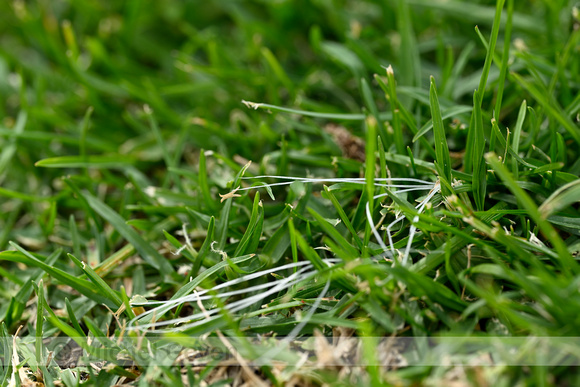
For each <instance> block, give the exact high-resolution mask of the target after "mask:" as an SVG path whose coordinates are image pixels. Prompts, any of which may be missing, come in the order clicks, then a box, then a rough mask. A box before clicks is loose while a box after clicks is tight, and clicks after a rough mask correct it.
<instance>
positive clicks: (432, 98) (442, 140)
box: [429, 77, 452, 195]
mask: <svg viewBox="0 0 580 387" xmlns="http://www.w3.org/2000/svg"><path fill="white" fill-rule="evenodd" d="M429 102H430V106H431V118H432V119H433V135H434V138H435V153H436V161H437V166H438V168H439V176H440V178H442V179H445V180H446V181H447V182H448V183H451V181H452V180H451V158H450V156H449V147H448V145H447V139H446V137H445V127H444V126H443V119H442V118H441V109H440V107H439V99H438V97H437V88H436V86H435V78H433V77H431V86H430V88H429ZM442 189H444V190H445V192H444V194H445V195H449V194H450V193H451V192H449V191H448V189H446V188H444V187H442Z"/></svg>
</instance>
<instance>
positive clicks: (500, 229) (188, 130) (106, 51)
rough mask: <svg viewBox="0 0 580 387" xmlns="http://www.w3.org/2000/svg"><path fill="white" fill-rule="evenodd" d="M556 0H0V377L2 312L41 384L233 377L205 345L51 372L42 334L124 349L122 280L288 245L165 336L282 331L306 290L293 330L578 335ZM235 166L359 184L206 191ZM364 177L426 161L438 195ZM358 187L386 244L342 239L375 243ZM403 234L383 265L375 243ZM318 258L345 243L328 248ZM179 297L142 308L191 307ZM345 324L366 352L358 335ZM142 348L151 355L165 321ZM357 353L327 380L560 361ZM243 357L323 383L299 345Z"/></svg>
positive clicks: (572, 129) (558, 372) (396, 173)
mask: <svg viewBox="0 0 580 387" xmlns="http://www.w3.org/2000/svg"><path fill="white" fill-rule="evenodd" d="M573 5H574V4H573V2H567V1H553V2H538V1H534V2H517V1H513V0H506V1H498V2H497V3H494V2H489V1H477V2H471V1H469V2H468V1H446V2H441V1H423V0H413V1H403V0H400V1H347V0H343V1H306V0H298V1H275V2H269V1H218V0H215V1H206V2H204V3H203V5H202V4H201V3H199V2H181V1H163V2H152V1H128V2H113V1H106V2H96V1H89V0H81V1H74V2H68V1H41V0H37V1H29V2H26V1H22V0H20V1H7V2H2V3H0V101H1V103H0V117H1V121H0V210H1V211H0V250H3V252H1V253H0V276H1V277H2V281H0V296H1V297H2V299H3V300H5V302H2V303H1V304H0V321H2V326H1V327H0V360H2V362H3V365H4V366H5V367H4V368H1V369H0V384H6V383H8V381H9V380H10V379H11V378H12V379H13V380H15V381H16V380H20V379H22V380H21V382H24V380H25V379H23V378H24V376H22V375H19V374H18V372H16V374H13V372H14V371H15V369H14V368H13V367H12V365H13V363H12V362H11V360H10V359H11V356H12V354H13V351H12V350H13V349H12V347H11V346H12V336H13V335H14V334H15V332H16V330H17V328H18V327H19V326H21V325H22V326H23V328H22V329H21V330H20V332H19V336H20V337H21V338H22V340H25V341H26V340H28V341H29V342H33V343H34V342H36V344H37V345H36V352H30V351H27V350H25V349H24V347H22V348H20V349H18V348H17V352H18V354H19V356H20V358H19V360H21V361H23V363H22V364H21V365H20V366H22V367H25V368H27V366H26V364H27V362H26V360H27V359H28V360H30V359H36V360H37V361H39V362H40V363H41V364H43V365H42V366H39V367H36V366H31V367H30V369H31V371H32V372H33V373H34V376H33V378H36V380H40V378H41V377H42V380H43V382H44V383H45V384H47V385H52V384H55V383H56V382H57V381H58V382H62V383H65V384H66V385H76V384H78V383H80V380H82V381H83V383H86V384H91V383H92V384H94V385H113V384H116V383H123V382H131V381H132V383H135V384H137V383H143V384H146V383H149V384H151V383H154V384H171V385H174V384H179V383H183V384H187V383H189V384H195V383H199V382H200V381H201V380H206V381H209V382H217V379H219V378H218V376H219V375H222V376H223V377H222V379H228V378H231V380H230V382H232V381H233V380H234V379H235V378H237V377H238V376H239V375H238V374H235V373H234V374H232V373H230V374H227V373H223V374H220V372H221V371H220V367H221V366H220V365H219V364H213V363H210V364H209V365H207V366H205V368H203V370H201V369H195V372H194V370H193V369H192V368H188V367H189V366H186V367H181V366H173V367H171V366H169V365H170V364H166V363H163V361H166V360H167V359H161V358H159V359H156V360H155V361H157V363H156V364H158V366H157V367H141V368H129V367H122V366H119V365H117V366H115V367H112V366H111V367H109V368H107V369H103V370H101V371H100V372H96V371H93V370H88V369H86V368H82V369H81V368H78V369H76V370H75V371H71V370H69V369H66V370H64V371H63V370H62V369H61V367H60V366H59V365H57V364H56V363H55V362H54V361H53V362H48V360H49V357H48V356H49V354H48V353H47V352H45V350H44V349H42V345H41V344H42V340H43V339H46V338H52V337H57V336H60V337H69V336H74V337H75V341H76V342H77V344H78V345H80V346H81V347H82V348H84V349H85V350H86V351H89V352H90V351H91V348H89V347H87V346H86V345H85V338H86V337H87V336H88V337H91V338H94V337H99V338H101V339H102V345H103V347H104V348H105V351H103V352H102V353H100V354H96V355H97V356H101V359H102V360H109V361H112V360H115V359H116V357H117V356H118V355H119V354H122V355H123V356H125V355H127V353H126V352H127V350H126V349H125V350H123V349H122V348H121V347H120V346H119V344H118V342H116V341H117V340H118V339H119V337H120V336H126V337H130V338H131V340H132V339H135V338H136V335H137V334H136V333H135V332H128V331H127V330H126V326H124V324H126V323H128V322H129V321H130V320H131V319H133V318H134V317H135V315H136V314H139V313H143V312H144V311H145V310H144V309H143V308H142V307H140V306H136V305H137V304H139V305H145V301H144V299H147V300H149V301H165V300H171V299H173V300H176V299H180V298H181V297H185V296H188V295H189V294H190V293H191V292H193V291H194V290H195V289H196V288H197V287H202V288H204V289H211V288H212V287H215V286H219V285H220V284H224V283H225V282H226V281H228V280H229V281H235V280H236V279H244V278H247V277H244V276H248V275H251V273H255V272H258V271H260V270H270V271H274V270H275V269H276V268H277V267H280V266H282V265H285V264H290V263H292V262H297V265H301V264H300V263H298V262H302V261H308V262H309V265H311V266H312V271H308V276H307V278H306V277H305V281H304V282H303V283H301V284H300V286H295V287H288V288H281V289H280V292H279V293H276V294H273V295H270V296H268V298H267V299H266V300H263V301H261V302H256V303H254V304H251V305H245V307H244V308H243V309H241V310H239V311H236V312H229V309H228V307H227V305H228V303H232V302H236V301H240V298H239V297H238V298H236V296H232V297H230V298H226V299H221V298H214V299H212V301H211V302H210V301H205V304H204V305H205V306H204V307H205V308H207V309H210V310H212V308H220V307H221V310H222V312H220V313H218V314H217V317H216V318H215V319H213V320H211V321H208V322H207V323H204V324H200V325H198V326H196V327H194V328H191V329H188V331H187V332H186V333H188V334H189V335H190V336H191V337H193V336H196V335H201V334H207V335H209V337H210V338H216V339H217V338H220V335H221V334H222V332H223V334H224V335H225V336H227V337H229V338H230V339H231V340H234V339H235V340H240V341H239V342H237V341H236V345H237V346H238V347H239V350H240V352H241V353H243V355H244V356H247V357H250V356H251V355H252V353H253V354H254V355H256V353H257V352H256V351H259V349H257V348H253V347H252V346H251V345H250V344H249V341H248V342H246V341H245V340H241V338H243V337H244V336H247V337H254V336H255V335H256V334H257V333H260V334H267V335H272V334H274V335H279V336H284V335H287V334H289V333H290V332H292V330H293V329H294V328H295V327H296V326H297V324H299V323H300V321H302V320H301V318H302V317H301V316H304V315H308V314H309V313H310V314H312V316H311V319H310V322H309V323H308V324H306V325H305V326H304V328H303V329H302V333H303V334H304V335H306V336H309V335H312V334H313V333H314V332H315V330H318V331H320V332H322V333H323V334H324V335H326V336H332V335H333V334H334V335H338V334H339V333H338V332H340V331H339V330H338V327H341V329H343V328H349V329H354V331H355V335H356V336H358V337H375V338H377V339H378V338H381V337H384V336H389V335H392V336H394V337H405V336H409V337H411V336H414V337H422V336H449V335H457V336H483V337H489V338H491V337H497V336H500V337H502V336H569V337H577V336H579V332H578V330H579V327H580V322H579V321H578V310H579V308H580V294H579V291H578V279H579V277H578V275H579V273H578V264H577V260H576V257H577V255H578V252H579V251H580V243H579V240H578V236H579V235H580V220H579V219H580V214H579V212H578V206H577V203H578V197H579V196H578V181H579V180H578V175H579V174H580V161H579V160H580V159H579V158H578V149H579V146H580V128H579V125H578V114H579V111H580V96H579V95H580V93H579V89H580V75H579V74H580V55H578V51H579V44H580V32H579V31H580V29H579V28H578V25H579V24H578V23H579V20H578V10H577V8H574V7H573ZM500 13H501V15H500ZM476 25H477V26H478V27H477V28H476ZM389 65H391V66H392V67H391V68H390V69H388V70H385V68H387V67H388V66H389ZM391 69H392V71H391ZM242 100H245V101H252V102H254V103H255V104H253V103H249V102H248V103H246V104H243V103H242ZM339 126H343V127H344V128H345V129H346V131H340V130H338V129H337V128H339ZM339 133H340V135H339ZM345 133H346V134H345ZM361 139H362V140H361ZM363 140H364V141H363ZM249 160H251V161H252V162H253V163H252V164H251V165H248V161H249ZM242 175H243V176H246V177H251V176H258V175H278V176H300V177H306V176H310V175H311V176H315V177H320V178H327V179H328V178H350V179H352V178H359V177H360V178H363V177H364V178H365V181H364V184H354V183H352V180H344V181H342V182H336V181H332V182H330V183H327V186H324V187H323V186H320V185H313V184H310V183H303V182H299V181H297V182H294V183H292V184H291V185H289V186H288V187H287V186H275V185H274V186H271V187H269V188H268V189H267V191H265V192H264V193H268V195H265V194H264V195H261V196H259V195H258V194H256V193H255V191H254V190H240V191H236V192H235V194H234V195H230V196H231V198H227V195H226V199H225V200H224V201H223V202H220V200H219V199H220V197H219V196H218V194H221V195H225V194H227V193H228V192H232V191H233V190H234V189H235V188H237V187H239V186H240V187H248V185H249V184H251V183H255V182H256V180H243V179H242ZM387 177H399V178H419V179H423V180H427V181H430V182H435V181H439V182H440V184H441V192H440V193H437V194H436V195H434V196H433V198H432V203H431V204H429V205H427V206H426V207H425V210H424V211H422V212H420V213H419V211H417V210H416V209H414V206H415V205H416V203H417V202H419V201H421V200H422V199H424V198H425V195H427V192H428V191H409V192H406V193H403V194H397V193H396V192H397V191H400V190H401V189H403V188H401V187H399V188H396V189H393V188H392V187H391V188H385V187H380V186H379V184H377V183H378V182H380V180H378V179H385V178H387ZM382 181H384V180H382ZM257 182H258V183H273V182H275V181H274V180H271V179H269V178H263V179H258V180H257ZM259 187H260V184H256V190H258V189H260V188H259ZM381 194H382V195H383V196H382V197H378V198H375V199H373V196H376V195H381ZM237 195H240V196H237ZM367 202H369V212H370V213H371V215H372V218H373V220H374V222H375V224H378V223H380V225H383V226H386V225H389V224H391V222H394V221H395V220H397V219H398V216H399V215H400V214H403V215H404V216H405V219H404V220H402V221H400V222H398V223H396V225H394V226H393V227H392V229H390V230H389V231H390V232H391V234H392V236H393V237H392V239H393V249H396V250H395V251H398V252H400V253H401V256H400V257H399V256H398V255H397V254H398V253H397V254H395V256H391V255H390V254H387V255H386V256H385V258H386V259H379V260H378V261H368V260H366V259H367V258H369V257H377V256H379V255H380V254H383V253H384V252H383V251H382V249H381V246H380V243H378V241H376V240H374V237H373V232H372V230H371V228H370V226H369V222H368V220H367V217H366V209H365V205H366V203H367ZM387 205H389V206H387ZM337 220H340V221H337ZM184 225H185V226H184ZM415 229H416V230H417V231H416V232H414V230H415ZM378 231H379V232H380V233H381V235H382V234H383V231H382V230H378ZM184 232H185V234H187V235H184ZM411 236H412V237H411ZM384 242H385V243H388V241H387V239H385V241H384ZM178 249H179V252H180V253H179V254H172V253H173V252H175V251H176V250H178ZM404 251H409V252H410V254H409V256H408V257H406V256H405V257H404V258H408V265H399V264H396V265H394V266H391V262H392V261H395V262H399V261H400V259H402V258H403V255H404V254H403V252H404ZM325 258H341V259H342V260H343V261H344V262H346V263H337V264H336V265H334V266H333V267H332V268H329V267H328V266H327V264H326V263H325V262H326V261H323V259H325ZM298 267H299V266H296V267H293V266H292V267H291V266H289V268H288V269H286V270H282V271H280V272H277V273H275V275H274V274H273V275H267V276H262V277H259V278H254V279H251V280H250V281H246V282H244V283H241V284H239V285H236V286H238V288H237V289H238V290H240V289H243V287H244V286H246V287H247V288H249V287H250V286H260V285H262V284H265V283H267V282H269V281H274V280H280V279H283V278H288V277H289V276H291V275H292V273H293V272H296V271H297V270H299V269H298ZM308 267H309V268H310V266H308ZM314 274H317V275H318V276H315V275H314ZM315 278H317V280H315ZM240 281H241V280H240ZM327 281H330V282H329V283H330V285H329V287H328V293H327V294H326V295H325V296H324V298H323V299H321V298H320V297H319V296H320V295H321V294H322V293H323V292H324V290H325V289H326V288H325V284H326V283H327ZM232 286H233V285H232ZM233 289H234V290H235V289H236V287H235V286H234V287H233ZM252 289H254V288H252ZM255 289H258V288H255ZM198 290H199V289H198ZM217 292H218V293H219V290H218V291H217ZM255 294H259V291H257V290H256V291H254V292H253V293H252V295H255ZM130 300H131V301H130ZM190 301H191V302H188V303H186V304H180V305H179V306H177V307H176V308H169V307H168V308H167V310H164V311H163V313H160V314H159V315H157V316H153V317H155V318H157V319H161V320H160V321H161V322H163V321H164V320H169V319H175V318H180V317H184V316H188V315H191V314H193V313H194V312H192V310H193V309H196V308H198V304H197V303H196V302H195V301H192V300H190ZM131 306H133V307H131ZM314 306H316V308H313V307H314ZM119 307H121V310H120V311H119V313H116V314H113V313H112V312H115V311H116V309H118V308H119ZM109 308H110V309H109ZM197 312H200V311H199V308H198V309H197ZM200 313H201V312H200ZM178 339H179V340H180V341H179V340H178ZM220 339H221V338H220ZM173 340H178V341H179V342H181V343H183V342H186V341H185V338H184V337H181V336H178V335H177V334H175V337H174V338H173ZM365 343H367V344H365V345H366V346H365V348H363V350H362V353H363V354H364V358H365V359H366V360H372V358H373V356H376V355H378V354H379V353H380V351H378V350H377V349H376V348H375V347H374V346H373V345H375V344H376V343H375V344H373V342H372V340H370V341H368V342H365ZM149 345H150V346H152V347H151V348H153V349H157V350H159V353H160V352H161V351H162V350H163V349H164V347H163V345H165V344H159V343H154V342H153V341H151V342H149ZM220 345H221V344H220ZM192 346H193V344H192ZM156 353H157V352H156ZM133 355H134V356H135V354H133ZM286 355H287V356H290V354H288V353H286ZM498 356H499V354H498ZM546 364H548V363H546ZM549 364H552V363H549ZM562 364H565V363H564V362H562ZM63 368H64V367H63ZM23 369H24V368H22V370H23ZM77 371H78V372H77ZM358 371H359V372H354V371H353V373H352V378H351V380H349V381H348V382H344V383H352V384H357V383H358V384H365V383H366V384H368V383H371V382H372V383H379V382H380V381H383V382H389V383H401V384H412V383H433V384H447V383H451V382H452V381H453V380H452V378H456V379H457V378H459V380H460V381H461V382H462V383H472V384H481V383H483V382H494V383H500V384H505V385H512V384H518V383H525V382H526V381H528V380H530V381H531V383H532V384H538V385H540V384H559V385H564V384H566V383H567V384H573V383H574V382H575V381H576V379H577V375H576V374H575V371H574V369H573V368H570V367H565V366H556V365H554V364H552V365H549V366H548V365H540V366H536V367H507V366H497V367H493V368H485V369H483V368H481V367H471V368H466V370H465V372H463V373H462V374H461V375H459V376H458V370H457V369H456V368H453V367H451V366H439V367H435V366H424V367H401V368H398V369H396V370H391V371H389V372H388V373H386V372H384V370H383V369H381V368H380V367H370V366H369V367H367V368H362V369H360V368H359V369H358ZM256 372H257V375H258V377H259V378H261V379H263V380H265V381H267V382H269V383H271V384H284V383H286V382H290V381H297V383H312V384H315V385H316V384H323V383H338V380H337V379H336V378H337V377H336V376H335V375H334V374H333V373H331V372H329V370H328V369H324V367H322V366H319V367H318V368H314V369H309V370H307V371H306V370H304V369H301V368H299V367H298V368H295V369H292V370H291V369H288V370H286V371H285V372H283V371H281V370H280V369H278V368H276V367H273V366H263V367H261V368H260V367H257V368H256ZM216 375H218V376H216ZM240 375H242V376H239V377H241V378H245V379H244V380H250V381H251V380H253V381H254V382H255V380H254V379H252V377H251V376H250V375H249V373H248V372H247V370H246V371H243V372H242V373H241V374H240ZM182 377H183V378H182ZM87 378H88V379H87ZM293 378H294V379H293Z"/></svg>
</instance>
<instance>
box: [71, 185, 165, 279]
mask: <svg viewBox="0 0 580 387" xmlns="http://www.w3.org/2000/svg"><path fill="white" fill-rule="evenodd" d="M79 193H80V195H81V196H82V197H83V198H84V199H85V200H86V201H87V203H88V204H89V206H90V207H91V208H92V209H93V210H94V211H95V212H97V213H98V214H99V215H100V216H102V217H103V218H104V219H105V220H106V221H107V222H109V223H110V224H111V226H113V228H114V229H115V230H117V232H118V233H119V234H121V235H122V236H123V237H124V238H125V239H126V240H127V241H128V242H129V243H131V244H132V245H133V246H134V247H135V250H137V252H138V253H139V254H140V255H141V257H142V258H143V259H144V260H145V261H146V262H147V263H148V264H150V265H151V266H153V267H154V268H156V269H159V271H160V272H161V274H163V275H170V274H172V273H174V270H173V267H172V266H171V264H170V263H169V262H168V261H167V260H166V259H165V258H164V257H163V256H162V255H161V254H159V252H157V250H155V249H154V248H153V247H152V246H151V245H150V244H149V243H148V242H147V241H145V240H144V239H143V238H142V237H141V235H139V234H138V233H137V231H135V230H133V229H132V228H131V227H130V226H128V225H127V223H125V219H123V218H122V217H121V215H119V214H118V213H116V212H115V211H114V210H113V209H112V208H111V207H109V206H108V205H106V204H105V203H103V202H102V201H101V200H100V199H98V198H97V197H95V196H93V195H92V194H90V193H89V192H87V191H84V192H83V191H80V192H79Z"/></svg>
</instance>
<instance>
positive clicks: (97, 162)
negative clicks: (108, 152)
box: [34, 155, 136, 169]
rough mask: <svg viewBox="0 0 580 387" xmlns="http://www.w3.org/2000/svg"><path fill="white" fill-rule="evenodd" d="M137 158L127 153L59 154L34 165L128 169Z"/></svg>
mask: <svg viewBox="0 0 580 387" xmlns="http://www.w3.org/2000/svg"><path fill="white" fill-rule="evenodd" d="M135 162H136V160H135V159H133V158H132V157H131V156H127V155H122V156H121V155H116V156H59V157H51V158H48V159H43V160H39V161H37V162H36V163H34V165H35V166H36V167H44V168H98V169H126V168H128V167H130V166H133V165H134V164H135Z"/></svg>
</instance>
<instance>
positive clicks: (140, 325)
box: [129, 175, 440, 359]
mask: <svg viewBox="0 0 580 387" xmlns="http://www.w3.org/2000/svg"><path fill="white" fill-rule="evenodd" d="M242 179H244V180H263V179H277V180H282V181H279V182H275V183H264V182H262V181H260V185H257V186H251V187H243V188H240V187H237V188H235V189H234V190H233V191H232V192H230V194H229V195H228V194H226V195H224V197H228V198H230V199H233V195H232V193H233V192H238V191H248V190H252V189H257V188H267V187H274V186H281V185H289V184H291V183H293V182H302V183H313V184H321V183H351V184H360V185H364V184H366V180H365V179H364V178H309V177H294V176H275V175H261V176H254V177H243V178H242ZM405 183H409V184H405ZM374 185H375V187H384V188H388V189H399V190H398V191H395V192H394V194H395V195H398V194H401V193H406V192H415V191H429V192H428V194H427V195H426V196H425V197H424V198H423V199H422V200H421V201H420V202H419V204H417V205H416V206H415V208H416V209H417V211H418V213H421V212H422V211H423V210H424V209H425V207H426V206H427V203H429V202H430V201H431V199H432V198H433V197H434V196H435V195H436V194H437V193H438V192H440V185H439V181H436V182H429V181H426V180H421V179H415V178H377V179H375V181H374ZM386 196H388V194H387V193H381V194H378V195H374V196H373V199H383V198H385V197H386ZM365 212H366V217H367V222H368V224H369V226H370V229H371V231H372V233H373V235H374V237H375V238H376V240H377V242H378V244H379V245H380V247H381V249H382V252H381V253H380V254H378V255H375V256H374V257H373V259H375V260H378V259H382V258H387V257H389V258H392V259H390V261H391V262H392V265H395V264H401V265H407V264H408V261H409V254H410V252H411V245H412V243H413V238H414V236H415V235H416V230H417V229H416V227H415V225H414V224H413V223H415V222H417V221H418V217H417V216H415V217H414V218H413V219H412V220H411V225H410V228H409V236H408V241H407V244H406V247H405V251H404V253H402V254H401V253H397V251H396V250H395V247H394V242H393V236H392V234H391V230H392V228H393V226H395V225H396V224H397V223H399V222H401V221H402V220H403V219H405V215H404V214H403V213H402V212H401V213H398V214H397V215H396V216H395V220H393V221H392V222H391V223H390V224H388V225H387V226H386V227H385V228H384V229H385V233H386V239H387V240H388V245H387V244H385V242H384V241H383V240H384V239H385V238H383V237H381V235H380V233H379V231H378V230H377V227H376V226H375V222H374V220H373V216H372V213H371V210H370V206H369V202H367V203H366V205H365ZM187 243H190V242H189V239H188V238H186V244H187ZM224 254H225V253H224ZM322 262H324V263H325V264H326V265H328V266H329V267H332V266H333V265H335V264H341V263H343V261H342V259H340V258H334V259H322ZM289 269H298V270H296V271H295V272H294V273H291V274H290V275H289V276H287V277H285V278H281V279H276V280H275V281H271V282H266V283H263V284H258V285H254V286H250V287H246V288H243V289H237V290H227V289H228V288H231V287H233V286H236V285H240V284H243V283H246V282H248V281H251V280H254V279H257V278H260V277H264V276H268V275H271V274H273V273H277V272H283V271H285V270H289ZM319 274H320V273H319V272H318V270H317V269H316V268H315V267H314V265H313V264H312V263H310V262H309V261H299V262H293V263H289V264H285V265H281V266H277V267H273V268H269V269H266V270H261V271H258V272H255V273H251V274H246V275H243V276H241V277H239V278H235V279H232V280H229V281H226V282H224V283H222V284H219V285H217V286H215V287H213V289H212V291H211V292H210V290H207V289H205V290H201V291H199V292H198V291H195V290H193V293H192V294H189V295H185V296H182V297H179V298H177V299H173V300H168V301H150V302H144V303H141V302H139V303H137V302H135V303H133V304H132V305H133V306H144V307H146V306H154V307H153V308H152V309H150V310H148V311H146V312H145V313H143V314H141V315H139V316H137V317H136V318H135V319H133V320H132V321H131V322H130V323H129V329H135V330H141V331H150V332H152V333H155V334H163V333H174V332H180V331H186V330H188V329H190V328H195V327H199V326H201V325H204V324H207V323H209V322H212V321H215V320H217V319H219V318H220V316H221V313H223V312H226V313H236V312H239V311H242V310H244V309H246V308H248V307H250V306H252V305H255V304H256V303H258V302H262V301H263V300H264V299H266V298H267V297H268V296H271V295H275V294H277V293H279V292H281V291H284V290H287V289H290V288H292V287H294V286H296V285H299V284H303V283H306V282H308V281H312V280H314V279H316V278H317V277H318V276H319ZM329 287H330V279H327V281H326V285H325V287H324V289H323V290H322V291H321V292H320V293H319V294H318V296H317V297H316V299H315V301H314V303H313V304H312V306H311V308H310V309H309V310H308V312H307V313H306V314H305V315H304V316H303V317H301V318H300V321H299V323H298V324H297V325H296V326H295V327H294V328H293V329H292V331H291V332H290V333H289V334H288V335H287V336H286V337H285V339H284V342H285V343H287V342H290V341H292V340H293V339H295V338H296V337H297V336H298V335H299V334H300V332H301V330H302V329H303V328H304V326H305V325H306V324H308V322H309V320H310V319H311V317H312V316H313V315H314V313H315V312H316V310H317V308H318V306H319V305H320V303H321V302H322V299H323V298H324V296H325V295H326V293H327V292H328V289H329ZM224 290H225V291H224ZM220 291H221V292H220ZM255 292H258V293H256V294H252V293H255ZM211 293H213V294H211ZM249 294H252V295H250V296H249V297H247V298H242V299H239V300H236V301H233V302H230V303H225V304H223V305H225V310H222V309H221V308H220V307H215V308H212V309H209V310H207V311H204V310H201V311H199V312H196V313H194V314H191V315H188V316H183V317H177V318H171V319H166V320H161V321H156V320H159V319H161V318H162V317H163V316H164V315H165V313H167V312H168V311H169V310H171V309H173V308H177V307H179V306H181V305H184V304H186V303H191V304H192V305H194V304H196V303H198V302H199V301H209V300H212V299H214V298H218V299H221V300H222V301H225V300H226V299H228V298H229V297H233V296H238V297H239V296H243V295H249ZM196 309H197V308H196ZM281 350H282V347H280V348H278V349H275V350H270V351H269V352H267V353H266V354H264V355H262V357H261V359H263V358H265V357H270V358H271V357H273V356H275V355H276V354H277V353H279V351H281Z"/></svg>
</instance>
